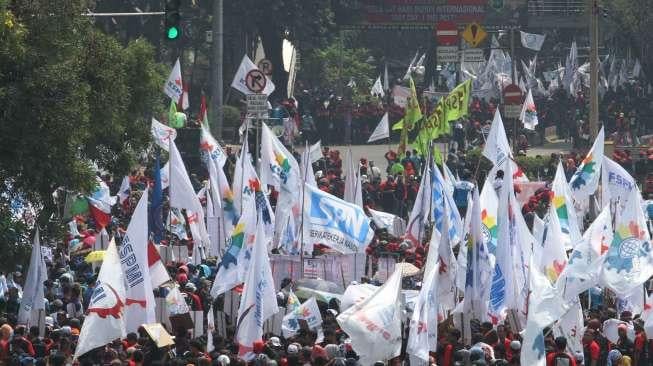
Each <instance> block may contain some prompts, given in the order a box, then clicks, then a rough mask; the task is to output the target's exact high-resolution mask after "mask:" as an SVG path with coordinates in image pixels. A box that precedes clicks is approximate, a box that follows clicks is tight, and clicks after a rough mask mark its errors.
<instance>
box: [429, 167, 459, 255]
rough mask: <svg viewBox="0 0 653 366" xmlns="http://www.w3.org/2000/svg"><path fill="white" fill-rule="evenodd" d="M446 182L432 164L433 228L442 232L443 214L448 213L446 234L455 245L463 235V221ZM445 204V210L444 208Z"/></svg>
mask: <svg viewBox="0 0 653 366" xmlns="http://www.w3.org/2000/svg"><path fill="white" fill-rule="evenodd" d="M446 186H447V182H446V181H445V180H444V177H443V176H442V173H440V169H439V168H438V167H437V166H434V167H433V169H431V187H432V196H431V198H432V199H433V205H432V206H433V219H434V220H435V228H436V229H437V230H438V232H440V233H442V234H443V235H444V233H443V231H442V230H443V229H444V215H445V213H446V214H447V215H448V219H449V224H448V225H447V235H448V237H449V242H450V243H451V245H452V246H455V245H456V244H458V243H459V242H460V241H461V240H462V236H463V223H462V219H461V218H460V212H459V211H458V207H456V202H455V201H454V199H453V196H452V195H451V193H449V191H448V190H447V189H446ZM445 205H446V206H447V207H446V210H445Z"/></svg>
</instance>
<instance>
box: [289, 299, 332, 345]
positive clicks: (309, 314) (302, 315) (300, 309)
mask: <svg viewBox="0 0 653 366" xmlns="http://www.w3.org/2000/svg"><path fill="white" fill-rule="evenodd" d="M289 310H291V309H289ZM299 320H306V323H307V324H308V327H309V328H310V329H317V328H319V327H320V326H322V315H320V308H319V307H318V306H317V301H316V300H315V297H311V298H310V299H308V300H306V301H305V302H303V303H302V304H301V305H299V306H297V307H296V308H295V309H292V310H291V311H290V312H288V314H286V315H285V316H284V317H283V321H282V322H281V330H282V331H283V336H284V337H286V338H290V337H292V336H294V335H295V334H297V332H298V331H299Z"/></svg>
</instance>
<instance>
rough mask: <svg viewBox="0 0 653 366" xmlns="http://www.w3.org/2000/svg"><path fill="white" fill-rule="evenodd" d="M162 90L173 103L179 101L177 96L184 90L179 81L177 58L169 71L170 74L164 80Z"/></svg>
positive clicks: (179, 71) (179, 70)
mask: <svg viewBox="0 0 653 366" xmlns="http://www.w3.org/2000/svg"><path fill="white" fill-rule="evenodd" d="M163 92H164V93H165V94H166V95H167V96H168V97H170V99H172V101H173V102H175V103H177V102H178V101H179V98H180V97H181V95H182V94H183V92H184V90H183V83H182V82H181V64H180V63H179V59H177V61H176V62H175V66H174V67H173V68H172V71H170V76H168V80H166V84H165V85H164V87H163Z"/></svg>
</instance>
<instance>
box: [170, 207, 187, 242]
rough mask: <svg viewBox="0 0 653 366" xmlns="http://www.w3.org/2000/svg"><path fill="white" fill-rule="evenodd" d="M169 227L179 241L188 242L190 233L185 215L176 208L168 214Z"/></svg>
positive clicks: (171, 209)
mask: <svg viewBox="0 0 653 366" xmlns="http://www.w3.org/2000/svg"><path fill="white" fill-rule="evenodd" d="M167 227H168V228H169V230H170V232H171V233H173V234H174V235H175V236H176V237H177V238H179V240H188V239H189V238H188V233H187V232H186V219H185V218H184V215H182V214H181V212H179V209H176V208H174V207H172V208H170V211H169V213H168V220H167Z"/></svg>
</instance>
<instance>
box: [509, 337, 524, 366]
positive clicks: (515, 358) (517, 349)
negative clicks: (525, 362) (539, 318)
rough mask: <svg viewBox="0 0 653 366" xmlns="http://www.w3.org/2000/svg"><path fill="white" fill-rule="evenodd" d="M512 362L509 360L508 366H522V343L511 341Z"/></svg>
mask: <svg viewBox="0 0 653 366" xmlns="http://www.w3.org/2000/svg"><path fill="white" fill-rule="evenodd" d="M508 348H509V349H510V354H511V357H510V360H508V365H520V364H521V342H519V341H511V342H510V346H509V347H508Z"/></svg>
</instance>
